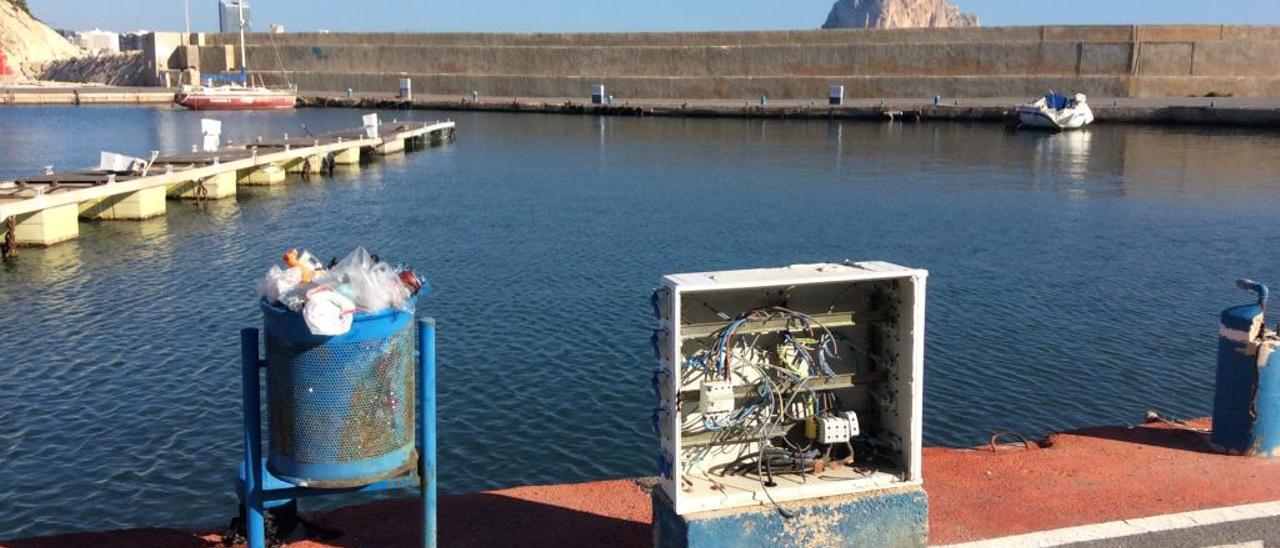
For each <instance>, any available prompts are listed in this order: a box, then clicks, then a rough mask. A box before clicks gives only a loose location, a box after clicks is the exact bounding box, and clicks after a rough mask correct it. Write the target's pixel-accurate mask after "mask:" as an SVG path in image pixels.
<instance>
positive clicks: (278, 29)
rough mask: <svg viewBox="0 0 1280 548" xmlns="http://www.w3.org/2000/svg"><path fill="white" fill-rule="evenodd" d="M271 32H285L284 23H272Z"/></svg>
mask: <svg viewBox="0 0 1280 548" xmlns="http://www.w3.org/2000/svg"><path fill="white" fill-rule="evenodd" d="M271 34H284V25H271Z"/></svg>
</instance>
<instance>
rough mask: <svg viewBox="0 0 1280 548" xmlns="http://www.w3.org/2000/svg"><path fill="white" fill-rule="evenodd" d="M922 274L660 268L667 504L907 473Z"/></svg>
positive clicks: (811, 494)
mask: <svg viewBox="0 0 1280 548" xmlns="http://www.w3.org/2000/svg"><path fill="white" fill-rule="evenodd" d="M927 277H928V273H927V272H926V271H924V270H918V269H912V268H906V267H902V266H898V265H894V264H889V263H884V262H856V263H855V262H846V263H840V264H836V263H825V264H805V265H793V266H789V267H783V268H769V269H757V270H738V271H724V272H703V273H692V274H674V275H670V276H666V277H664V278H663V279H662V287H661V288H660V289H658V290H657V291H655V292H654V295H653V305H654V313H655V314H656V315H657V317H658V321H659V324H660V325H659V327H658V329H657V331H655V333H654V337H653V343H654V350H655V353H656V356H657V359H658V367H657V368H656V369H655V371H654V374H653V381H654V391H655V396H656V397H657V399H658V404H657V405H656V406H655V411H654V415H653V418H652V420H653V424H654V427H655V431H656V432H657V433H658V436H659V438H660V441H661V448H660V453H659V455H658V458H657V461H658V468H659V472H660V473H661V475H662V483H661V488H662V489H663V490H664V491H665V492H666V494H667V496H668V497H669V498H670V499H671V501H672V502H673V503H674V505H675V511H676V513H678V514H689V513H696V512H704V511H710V510H719V509H724V508H737V507H747V506H758V505H771V504H772V505H776V504H778V503H780V502H784V501H793V500H800V499H808V498H819V497H829V496H838V495H847V494H856V493H862V492H868V491H875V490H881V489H887V488H894V487H899V486H908V485H919V484H920V483H921V481H922V479H921V475H920V458H921V431H922V428H921V414H922V405H921V404H922V402H921V397H922V391H923V387H924V382H923V381H924V310H925V281H926V278H927Z"/></svg>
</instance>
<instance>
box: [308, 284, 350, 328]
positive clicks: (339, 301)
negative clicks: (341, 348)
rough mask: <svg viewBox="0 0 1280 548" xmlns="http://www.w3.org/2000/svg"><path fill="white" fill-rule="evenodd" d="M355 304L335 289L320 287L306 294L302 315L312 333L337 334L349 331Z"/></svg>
mask: <svg viewBox="0 0 1280 548" xmlns="http://www.w3.org/2000/svg"><path fill="white" fill-rule="evenodd" d="M355 313H356V304H355V303H353V302H351V299H348V298H346V297H344V296H342V295H341V294H339V293H338V292H337V291H334V290H332V289H320V290H319V291H313V292H312V293H311V294H310V295H308V296H307V304H306V305H305V306H304V307H303V309H302V317H303V319H305V320H306V321H307V328H309V329H311V334H312V335H322V336H337V335H342V334H345V333H346V332H348V331H351V321H352V320H353V319H354V317H355Z"/></svg>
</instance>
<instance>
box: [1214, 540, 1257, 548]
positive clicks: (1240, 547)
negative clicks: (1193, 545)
mask: <svg viewBox="0 0 1280 548" xmlns="http://www.w3.org/2000/svg"><path fill="white" fill-rule="evenodd" d="M1205 548H1265V546H1264V545H1263V544H1262V541H1260V540H1255V541H1253V542H1242V543H1240V544H1223V545H1221V546H1206V547H1205Z"/></svg>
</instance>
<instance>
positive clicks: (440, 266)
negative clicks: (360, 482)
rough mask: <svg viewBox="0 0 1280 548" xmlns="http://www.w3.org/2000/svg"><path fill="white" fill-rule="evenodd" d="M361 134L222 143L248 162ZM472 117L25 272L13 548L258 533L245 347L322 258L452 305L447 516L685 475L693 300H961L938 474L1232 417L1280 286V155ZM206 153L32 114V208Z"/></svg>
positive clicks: (238, 134)
mask: <svg viewBox="0 0 1280 548" xmlns="http://www.w3.org/2000/svg"><path fill="white" fill-rule="evenodd" d="M359 114H360V113H359V112H356V111H346V110H304V111H299V112H297V113H280V114H220V115H215V116H214V117H216V118H219V119H221V120H223V122H224V131H226V133H227V136H228V137H232V138H241V139H244V138H251V137H253V136H257V135H278V134H280V133H284V132H288V133H290V134H293V135H300V134H304V133H305V131H304V130H303V128H302V126H303V124H305V125H306V126H307V128H308V129H309V130H310V131H313V132H319V131H324V130H333V129H340V128H346V127H351V126H355V125H358V115H359ZM445 116H447V115H444V114H436V113H422V112H418V113H404V112H401V113H384V117H387V118H390V117H400V118H416V119H436V118H442V117H445ZM452 116H453V117H454V118H455V119H457V120H458V122H459V138H458V140H457V142H456V143H454V144H452V145H449V146H447V147H443V148H436V149H431V150H428V151H425V152H420V153H414V154H410V155H407V156H404V157H402V158H392V159H388V160H387V161H384V162H381V163H377V164H374V165H372V166H369V167H367V168H366V169H364V170H363V171H361V172H359V173H358V174H351V173H346V174H343V173H340V174H339V175H338V176H337V177H335V178H334V179H328V180H324V181H318V182H311V183H304V182H300V181H294V182H291V183H290V184H288V185H287V186H285V187H282V188H278V189H270V190H267V189H258V190H253V189H242V190H241V193H240V194H239V196H238V197H237V198H236V199H234V200H226V201H222V202H217V203H210V204H205V205H197V204H193V203H178V202H170V203H169V213H168V215H166V216H164V217H163V218H159V219H155V220H151V221H146V222H101V223H82V224H81V236H80V238H79V239H77V240H75V241H73V242H70V243H67V244H63V245H59V246H56V247H52V248H49V249H23V250H22V252H21V256H20V257H19V259H18V260H17V261H14V262H9V263H4V264H3V266H0V539H2V538H14V537H21V536H29V535H36V534H47V533H57V532H68V531H81V530H96V529H107V528H119V527H138V526H165V525H170V526H184V525H216V524H218V523H223V522H225V520H226V519H227V518H229V517H230V516H231V515H232V514H233V513H234V511H235V498H234V495H233V492H232V482H231V478H232V477H233V469H234V466H235V462H236V460H237V459H238V458H239V455H240V426H239V423H240V410H239V401H240V400H239V398H240V395H239V390H240V386H239V383H240V379H239V362H238V349H237V345H238V330H239V329H240V328H242V327H246V326H253V325H256V324H257V323H258V321H259V318H258V313H257V309H256V308H255V303H254V300H255V296H254V290H253V287H254V282H255V280H256V279H257V278H258V277H259V276H260V275H261V274H262V273H263V272H264V271H265V269H266V268H267V266H268V265H269V264H270V263H271V262H272V261H274V260H276V258H277V257H278V256H279V254H280V253H281V251H282V250H284V249H287V248H289V247H294V246H301V247H306V248H309V249H311V250H313V251H315V252H316V253H317V254H320V255H323V256H325V257H328V256H330V255H341V254H345V253H346V252H347V251H349V250H350V249H351V248H353V247H354V246H356V245H365V246H368V247H369V248H370V249H372V250H374V251H375V252H377V253H380V254H381V255H382V256H383V257H385V258H389V259H394V260H403V261H405V262H408V263H410V264H412V265H414V266H416V267H417V268H419V269H420V270H422V271H424V272H425V273H426V274H427V275H428V276H429V278H430V281H431V283H432V285H433V287H434V288H435V294H434V295H433V296H431V297H430V298H429V299H426V300H424V301H423V302H422V303H421V306H420V312H421V313H424V314H429V315H432V316H434V317H436V318H438V320H439V326H440V328H439V329H440V332H439V333H440V335H439V336H440V341H439V347H440V367H441V371H440V405H441V409H440V451H441V468H440V474H441V482H442V484H441V488H442V490H443V491H444V492H447V493H459V492H467V491H473V490H478V489H486V488H495V487H503V486H512V485H522V484H538V483H548V482H571V481H580V480H590V479H599V478H612V477H620V476H637V475H645V474H651V473H652V472H653V469H652V466H653V465H652V463H653V453H654V451H655V447H656V443H655V440H654V438H653V436H652V435H651V434H650V433H649V431H648V425H647V419H648V415H649V412H650V409H651V407H652V405H653V402H652V401H651V398H652V395H651V392H650V388H649V375H650V369H651V367H652V363H653V362H652V359H651V357H650V355H649V350H648V342H647V339H648V334H649V329H650V328H651V327H652V325H651V324H652V321H651V319H650V315H649V309H648V305H647V297H648V295H649V291H650V290H651V289H652V288H653V287H654V286H655V285H656V283H657V280H658V278H659V276H661V275H662V274H664V273H671V272H683V271H693V270H708V269H728V268H745V267H759V266H778V265H786V264H791V263H797V262H814V261H828V260H835V261H838V260H843V259H880V260H888V261H894V262H899V263H902V264H905V265H909V266H916V267H923V268H927V269H929V270H930V271H931V272H932V275H931V277H930V279H929V284H930V287H929V301H928V303H929V304H928V315H929V316H928V318H929V321H928V333H927V337H928V348H927V387H926V401H925V408H926V416H925V435H926V442H927V443H930V444H944V445H959V446H970V445H975V444H978V443H981V442H982V441H983V440H984V439H985V436H986V435H988V434H990V433H991V432H992V431H994V430H1015V431H1018V432H1021V433H1023V434H1026V435H1029V436H1030V435H1042V434H1045V433H1047V432H1049V431H1052V430H1054V429H1062V428H1070V427H1079V426H1085V425H1092V424H1115V423H1133V422H1137V421H1139V420H1141V418H1142V415H1143V412H1144V411H1146V410H1148V409H1156V410H1159V411H1161V412H1163V413H1167V414H1170V415H1175V416H1201V415H1206V414H1208V412H1209V410H1210V398H1211V395H1212V375H1213V369H1214V363H1213V360H1214V344H1215V337H1216V333H1217V327H1216V314H1217V312H1218V311H1219V310H1220V309H1222V308H1224V307H1226V306H1228V305H1232V304H1236V303H1240V302H1242V301H1245V300H1247V297H1246V295H1244V294H1242V293H1240V292H1238V291H1236V290H1234V289H1233V285H1232V282H1233V281H1234V279H1235V278H1236V277H1237V276H1241V275H1249V276H1256V277H1259V278H1261V279H1266V280H1271V281H1277V282H1280V258H1278V257H1280V256H1278V255H1277V254H1276V253H1275V251H1274V250H1275V245H1276V238H1277V236H1280V234H1277V233H1276V231H1277V228H1280V224H1277V222H1276V218H1277V217H1276V212H1277V211H1280V179H1277V174H1276V168H1277V166H1280V134H1276V133H1251V132H1244V131H1227V130H1214V131H1208V130H1194V129H1156V128H1145V127H1108V126H1098V127H1095V128H1093V129H1091V130H1089V131H1087V132H1083V133H1077V134H1069V135H1045V134H1031V133H1016V132H1007V131H1005V130H1004V129H1003V128H1001V127H998V126H988V125H963V124H948V125H931V124H925V125H898V126H884V125H864V124H842V123H827V122H799V121H788V122H780V121H745V120H668V119H621V118H618V119H607V118H592V117H556V116H539V115H498V114H474V115H467V114H462V115H459V114H453V115H452ZM199 119H200V115H199V114H195V113H188V112H180V111H174V110H170V109H152V108H106V107H104V108H36V109H26V108H8V109H0V179H4V178H7V177H13V176H18V175H23V174H30V173H36V172H38V171H39V170H40V169H41V167H42V166H44V165H46V164H53V165H54V166H57V167H64V168H69V167H78V166H84V165H91V164H93V163H96V158H97V153H98V151H99V150H101V149H108V150H115V151H119V152H126V153H134V154H136V155H139V156H141V155H145V154H146V152H147V151H149V150H152V149H157V150H162V151H181V150H184V149H189V147H190V146H191V144H192V143H194V142H196V141H197V140H198V137H199V135H198V127H199ZM352 501H353V499H339V500H336V501H330V502H329V504H342V503H350V502H352Z"/></svg>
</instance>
